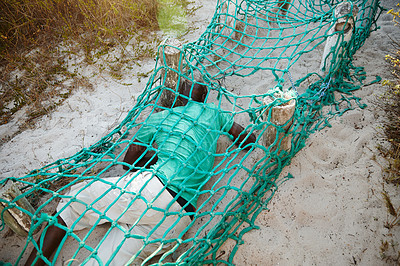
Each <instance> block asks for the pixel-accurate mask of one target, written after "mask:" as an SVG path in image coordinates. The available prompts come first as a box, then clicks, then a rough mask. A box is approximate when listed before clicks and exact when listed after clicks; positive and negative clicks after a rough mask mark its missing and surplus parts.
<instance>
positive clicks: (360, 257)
mask: <svg viewBox="0 0 400 266" xmlns="http://www.w3.org/2000/svg"><path fill="white" fill-rule="evenodd" d="M199 2H200V1H198V3H199ZM201 4H202V5H203V8H202V9H200V10H199V11H198V12H197V16H196V17H194V18H190V19H191V21H194V22H195V23H196V25H199V29H197V30H196V31H195V32H193V33H191V34H190V35H188V36H186V37H185V40H189V41H192V40H195V39H196V38H197V37H198V36H199V34H200V33H201V32H202V31H204V29H205V26H206V25H207V24H208V21H209V20H210V19H211V16H212V14H213V10H214V8H215V3H214V1H211V0H208V1H202V2H201ZM383 4H384V5H387V6H388V7H394V6H395V1H385V2H384V3H383ZM379 25H380V26H381V29H380V30H378V31H377V32H373V33H372V35H371V37H370V38H369V39H368V40H367V42H366V44H365V45H364V46H363V47H362V48H361V49H360V50H359V51H358V52H357V54H356V56H355V61H354V64H355V65H356V66H365V67H366V71H367V75H368V78H367V82H368V81H372V80H374V79H375V75H380V76H382V78H390V77H391V76H390V71H389V69H388V65H387V63H385V62H384V55H386V54H387V53H388V52H389V51H390V49H391V46H390V40H389V38H388V37H387V34H390V36H391V37H392V38H393V39H396V40H398V39H399V38H400V29H399V28H396V27H394V26H393V23H392V22H391V17H390V16H388V15H382V17H381V18H380V20H379ZM321 49H322V48H321ZM321 49H319V50H318V52H319V53H320V54H322V50H321ZM309 60H310V61H311V62H306V66H307V67H308V65H307V64H308V63H310V64H313V63H312V60H311V59H309ZM315 64H316V66H317V67H318V66H319V63H318V62H316V63H315ZM141 65H142V67H141V68H134V69H132V71H131V73H127V75H126V77H125V79H124V80H123V81H120V82H118V83H117V82H115V81H113V80H112V78H110V77H108V76H107V75H102V76H101V77H99V78H96V80H91V82H93V83H94V90H93V91H77V92H76V93H74V95H73V96H71V97H70V98H69V99H68V100H67V101H66V102H65V104H63V105H62V106H60V107H59V108H58V109H57V110H56V111H55V112H54V113H52V114H51V115H49V116H48V117H44V118H43V119H41V120H40V121H39V123H38V124H37V127H36V128H35V129H30V130H26V131H24V132H22V133H21V134H19V135H17V136H15V137H14V138H13V139H12V140H11V141H9V142H7V143H5V144H4V145H2V146H1V147H0V173H1V176H2V177H8V176H21V175H23V174H25V173H26V172H28V171H29V170H32V169H35V168H39V167H41V166H44V165H46V164H47V163H51V162H53V161H54V160H56V159H59V158H63V157H66V156H71V155H73V154H75V153H76V152H77V151H79V150H80V149H82V148H83V147H88V146H89V145H91V144H93V143H95V142H96V141H98V140H99V139H100V138H101V137H102V136H104V135H105V134H106V133H107V132H109V131H110V130H111V129H112V128H113V127H115V126H116V125H117V124H119V123H120V122H121V121H122V119H123V118H124V116H125V115H126V113H127V112H128V111H129V110H130V108H131V106H132V105H133V104H134V102H135V97H137V96H138V95H139V94H140V92H141V90H142V89H143V88H144V87H145V82H146V80H144V81H142V82H141V83H139V82H138V79H137V77H136V76H134V74H135V73H136V72H137V71H140V72H147V71H149V70H151V69H152V68H153V66H154V61H153V60H152V59H150V60H147V61H144V62H141ZM313 67H315V66H314V65H313ZM82 71H86V72H87V73H91V71H92V70H91V68H85V69H82ZM306 71H307V69H305V68H304V69H303V68H302V69H299V70H298V73H296V75H298V76H303V75H305V73H306ZM257 77H258V78H259V79H256V78H254V79H253V85H254V86H256V88H257V89H258V90H262V89H263V88H265V86H267V81H266V80H263V78H264V77H263V76H262V74H259V76H257ZM124 82H126V83H132V84H133V85H132V86H124V85H121V84H122V83H124ZM257 82H258V83H257ZM232 88H233V90H234V91H235V92H236V93H238V94H240V93H245V94H249V88H248V87H246V86H243V84H242V82H241V81H238V82H237V83H236V84H232ZM244 90H247V91H244ZM382 92H383V89H382V88H381V86H380V85H379V84H374V85H370V86H366V87H363V88H362V89H361V90H359V91H357V92H356V95H357V96H359V97H361V98H362V102H363V103H366V104H368V107H367V108H366V109H364V110H361V109H359V108H357V109H355V110H353V111H349V112H347V113H345V114H344V115H343V116H341V117H339V118H336V119H335V120H333V121H331V123H332V128H326V129H324V130H322V131H321V132H318V133H315V134H314V135H312V136H311V137H310V138H309V140H308V141H307V145H306V147H305V148H304V149H303V150H301V151H300V152H299V153H298V154H297V155H296V156H295V158H293V160H292V163H291V165H290V166H288V167H286V168H285V169H284V173H283V175H286V174H287V173H291V174H293V176H294V177H295V178H294V179H291V180H289V181H287V182H286V183H284V184H283V185H281V186H280V187H279V190H278V191H277V193H276V194H275V196H274V198H273V200H272V201H271V203H270V205H269V208H270V211H269V212H267V211H265V212H262V213H261V214H260V215H259V217H258V218H257V221H256V224H257V225H258V226H260V229H259V230H253V231H251V232H249V233H247V234H245V235H244V240H245V244H243V245H242V246H241V247H240V248H239V250H238V252H237V254H236V257H235V259H234V263H235V264H236V265H277V264H280V265H350V264H355V263H357V264H359V265H382V264H384V263H385V262H384V261H383V260H382V259H381V258H380V254H379V247H380V245H381V241H385V240H387V241H390V240H391V239H393V240H394V241H398V240H399V236H400V235H399V232H398V229H397V228H395V229H392V230H390V231H388V230H387V229H386V228H385V227H384V224H385V222H386V221H387V211H386V209H385V206H384V202H383V201H382V197H381V191H382V184H383V181H382V175H383V174H382V169H381V167H380V166H379V164H378V163H377V162H375V161H374V160H373V157H376V160H377V161H378V162H380V163H381V164H384V161H383V160H382V158H380V157H379V153H378V152H377V151H376V146H377V145H378V143H380V142H381V139H380V136H379V134H378V132H379V126H380V122H381V121H382V119H383V118H382V117H381V115H382V114H381V113H380V112H379V111H378V110H376V109H375V107H374V102H373V101H374V100H375V99H376V96H377V95H380V94H381V93H382ZM14 122H15V123H18V122H17V121H14ZM12 132H13V128H12V123H11V124H8V125H4V126H1V127H0V137H1V138H3V137H5V136H7V135H8V134H12ZM385 189H387V190H388V191H391V190H393V188H392V186H390V185H385ZM392 194H393V192H392ZM392 199H393V201H394V202H399V201H400V199H399V198H398V197H397V198H396V197H394V198H392ZM397 206H398V205H397ZM100 234H101V233H100ZM2 235H3V236H4V231H3V232H2ZM23 243H24V241H23V239H22V238H21V237H17V236H10V237H7V238H3V239H2V240H0V260H3V261H9V262H12V261H15V259H16V256H18V254H19V252H20V250H21V248H22V246H21V245H23ZM68 249H70V250H73V249H74V247H73V246H69V247H68ZM222 256H224V255H222ZM58 263H60V265H61V263H62V262H61V261H59V262H58Z"/></svg>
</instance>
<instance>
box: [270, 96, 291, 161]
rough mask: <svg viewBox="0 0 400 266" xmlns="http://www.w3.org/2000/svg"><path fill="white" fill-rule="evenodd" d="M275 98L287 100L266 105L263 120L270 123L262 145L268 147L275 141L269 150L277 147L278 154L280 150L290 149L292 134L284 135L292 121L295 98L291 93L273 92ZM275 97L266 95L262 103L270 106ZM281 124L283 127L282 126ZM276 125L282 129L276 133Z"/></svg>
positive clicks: (287, 150)
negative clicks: (277, 103)
mask: <svg viewBox="0 0 400 266" xmlns="http://www.w3.org/2000/svg"><path fill="white" fill-rule="evenodd" d="M274 96H275V97H276V98H282V99H284V100H288V101H286V102H284V103H281V104H279V105H274V106H272V107H268V109H267V111H266V113H265V116H264V121H268V118H269V119H270V120H269V122H270V123H271V124H272V125H269V126H268V127H267V128H266V130H265V132H264V135H263V138H264V145H265V146H266V147H269V146H271V145H273V144H274V143H275V142H276V143H275V146H274V147H271V149H270V151H271V152H272V151H275V150H277V149H279V151H278V153H277V154H278V155H279V154H280V153H281V151H286V152H289V151H290V149H291V142H292V135H286V134H287V132H288V131H289V128H290V126H291V125H292V123H293V114H294V111H295V109H296V99H295V96H294V94H293V93H291V92H287V93H275V95H274ZM274 101H275V99H273V98H272V97H268V98H265V99H264V105H267V106H268V105H269V106H271V105H272V104H273V102H274ZM282 126H283V127H282ZM277 127H282V131H281V130H280V132H279V134H278V130H277Z"/></svg>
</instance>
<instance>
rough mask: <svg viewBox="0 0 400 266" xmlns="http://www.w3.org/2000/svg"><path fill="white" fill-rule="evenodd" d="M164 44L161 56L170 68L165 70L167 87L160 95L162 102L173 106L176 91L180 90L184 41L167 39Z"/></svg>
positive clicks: (163, 63) (165, 64)
mask: <svg viewBox="0 0 400 266" xmlns="http://www.w3.org/2000/svg"><path fill="white" fill-rule="evenodd" d="M163 46H164V49H163V51H164V55H163V56H162V57H161V60H162V61H161V63H162V65H163V66H165V67H168V69H165V70H163V74H164V75H165V81H164V87H165V88H163V90H162V93H161V96H160V104H161V105H162V106H164V107H168V108H171V107H172V105H173V103H174V100H175V98H176V97H177V96H178V95H177V93H176V92H179V84H178V83H179V82H178V81H179V73H180V72H181V71H182V62H181V49H182V43H181V42H179V41H178V40H176V39H167V40H166V41H165V42H164V44H163ZM174 70H175V71H174ZM165 73H166V74H165Z"/></svg>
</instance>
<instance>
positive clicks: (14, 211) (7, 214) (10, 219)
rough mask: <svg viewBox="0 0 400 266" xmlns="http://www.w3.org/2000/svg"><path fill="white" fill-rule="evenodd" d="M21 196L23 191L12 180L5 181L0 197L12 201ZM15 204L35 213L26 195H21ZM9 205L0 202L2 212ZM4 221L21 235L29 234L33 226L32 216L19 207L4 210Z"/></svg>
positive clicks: (0, 190)
mask: <svg viewBox="0 0 400 266" xmlns="http://www.w3.org/2000/svg"><path fill="white" fill-rule="evenodd" d="M19 196H21V191H20V190H19V188H18V187H17V186H16V184H15V183H12V181H8V182H7V183H5V185H4V186H3V187H1V188H0V198H2V199H4V200H6V201H8V202H10V203H11V202H12V201H13V200H14V199H15V198H17V197H19ZM15 204H16V205H17V206H18V207H19V208H22V209H25V210H27V211H28V212H30V213H32V215H33V213H35V209H34V208H33V207H32V205H31V204H30V203H29V202H28V200H27V199H26V198H25V197H21V198H20V199H19V200H17V201H16V202H15ZM8 206H9V203H6V202H0V213H1V212H3V210H4V209H5V208H6V207H8ZM2 218H3V222H4V223H5V224H7V225H8V226H9V227H10V228H11V229H12V230H13V231H14V232H15V233H17V234H18V235H20V236H27V235H28V233H29V230H30V227H31V216H29V215H28V214H27V213H25V212H23V211H21V210H19V209H18V208H16V207H14V208H10V209H7V210H6V211H4V212H3V217H2Z"/></svg>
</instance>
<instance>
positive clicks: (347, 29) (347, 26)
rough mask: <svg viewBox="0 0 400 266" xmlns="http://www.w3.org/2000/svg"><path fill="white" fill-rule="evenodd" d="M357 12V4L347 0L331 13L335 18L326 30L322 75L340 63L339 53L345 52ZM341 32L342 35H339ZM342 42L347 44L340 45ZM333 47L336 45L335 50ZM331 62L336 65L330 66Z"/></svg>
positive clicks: (333, 69)
mask: <svg viewBox="0 0 400 266" xmlns="http://www.w3.org/2000/svg"><path fill="white" fill-rule="evenodd" d="M357 13H358V7H357V5H356V4H353V3H351V2H348V1H345V2H341V3H339V4H338V5H337V6H336V7H335V9H334V11H333V15H334V17H335V18H337V20H336V21H335V22H332V24H331V28H330V30H329V32H328V35H329V37H328V38H327V40H326V44H325V48H324V53H323V55H322V60H321V65H320V72H321V74H322V75H325V73H326V72H334V71H336V70H337V69H336V68H337V67H338V66H339V65H340V63H339V60H340V57H339V55H341V54H342V53H345V52H346V49H347V46H348V44H349V41H350V40H351V37H352V36H353V29H354V21H355V19H354V18H355V17H356V16H357ZM342 34H343V37H341V35H342ZM344 42H346V43H347V45H342V44H343V43H344ZM334 47H336V50H334ZM331 62H335V64H336V65H335V66H331ZM333 67H335V68H333Z"/></svg>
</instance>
